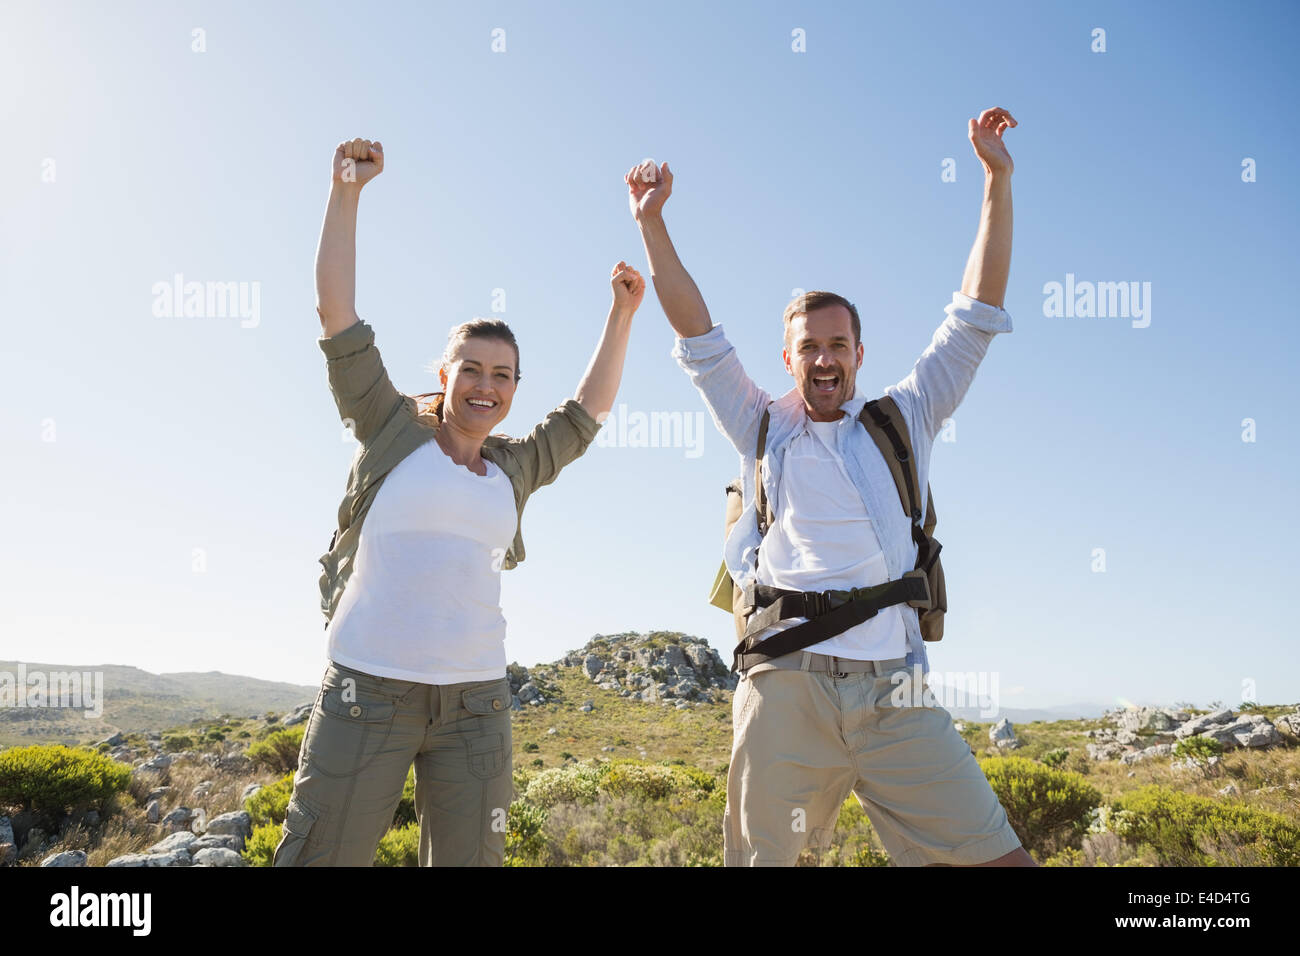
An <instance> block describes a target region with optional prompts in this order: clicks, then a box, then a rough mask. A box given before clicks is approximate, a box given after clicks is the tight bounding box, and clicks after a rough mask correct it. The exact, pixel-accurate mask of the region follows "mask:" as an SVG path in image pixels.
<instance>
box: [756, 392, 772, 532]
mask: <svg viewBox="0 0 1300 956" xmlns="http://www.w3.org/2000/svg"><path fill="white" fill-rule="evenodd" d="M771 420H772V411H771V407H770V406H769V407H768V408H765V409H763V418H762V420H761V421H760V422H759V423H758V450H757V452H756V453H755V455H754V495H755V498H756V502H757V506H758V534H759V537H764V536H765V535H766V534H767V529H768V527H769V526H770V525H771V524H772V521H773V515H772V507H771V504H770V503H769V502H768V500H767V489H765V488H764V487H763V454H764V453H765V452H766V451H767V426H768V423H769V422H770V421H771Z"/></svg>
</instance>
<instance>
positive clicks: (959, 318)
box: [886, 292, 1011, 444]
mask: <svg viewBox="0 0 1300 956" xmlns="http://www.w3.org/2000/svg"><path fill="white" fill-rule="evenodd" d="M944 312H945V313H947V317H946V318H945V319H944V320H943V323H942V324H941V325H940V326H939V328H938V329H936V330H935V333H934V336H933V338H932V339H931V340H930V344H929V346H927V347H926V349H925V351H924V352H922V353H921V357H920V358H918V359H917V360H916V364H915V365H914V366H912V371H911V372H910V373H908V375H907V377H906V378H904V379H903V380H902V381H901V382H899V383H898V384H896V385H893V386H890V387H889V388H888V389H886V393H887V394H888V395H889V396H890V397H891V398H893V399H894V401H896V402H898V403H899V405H900V406H903V407H904V408H905V409H907V410H908V411H909V412H910V413H909V415H908V419H909V421H911V422H916V423H919V425H920V427H921V431H922V432H923V434H924V436H925V440H926V442H927V444H929V443H932V442H933V441H934V439H935V436H936V435H937V434H938V433H939V429H940V428H941V427H942V425H943V421H944V419H946V418H948V417H949V416H951V415H952V413H953V412H955V411H956V410H957V406H958V405H960V404H961V401H962V399H963V398H964V397H965V396H966V392H967V390H968V389H969V388H970V385H971V382H972V381H974V379H975V372H976V370H977V369H978V368H979V365H980V362H982V361H983V360H984V356H985V354H986V353H987V352H988V347H989V343H991V342H992V341H993V337H994V336H995V335H997V334H998V333H1000V332H1010V331H1011V316H1010V314H1009V313H1008V312H1007V311H1006V310H1005V309H1000V308H998V307H997V306H994V305H989V304H988V303H987V302H980V301H979V300H978V299H973V298H971V297H970V296H969V295H966V293H964V292H954V293H953V294H952V302H951V303H950V304H949V305H947V306H946V307H945V308H944ZM913 440H915V438H914V439H913Z"/></svg>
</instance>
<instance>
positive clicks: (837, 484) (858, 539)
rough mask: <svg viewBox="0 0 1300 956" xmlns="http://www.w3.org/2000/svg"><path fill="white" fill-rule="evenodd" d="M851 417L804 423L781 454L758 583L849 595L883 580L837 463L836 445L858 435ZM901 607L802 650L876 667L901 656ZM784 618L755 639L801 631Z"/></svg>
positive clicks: (867, 527)
mask: <svg viewBox="0 0 1300 956" xmlns="http://www.w3.org/2000/svg"><path fill="white" fill-rule="evenodd" d="M861 427H862V426H861V425H859V424H858V422H857V419H855V418H854V417H853V416H852V415H841V416H840V418H839V419H838V420H836V421H833V422H815V421H813V420H812V419H810V418H806V417H805V419H804V428H803V430H802V431H800V432H797V433H796V434H795V436H794V437H793V438H792V439H791V440H790V442H789V443H788V444H787V445H786V448H785V457H784V460H783V464H782V477H781V491H780V500H779V501H778V502H776V506H775V508H774V509H773V510H774V512H775V514H776V520H775V522H773V524H772V526H771V527H770V528H768V530H767V534H766V535H764V536H763V543H762V544H761V545H760V546H759V549H758V572H757V574H758V582H759V583H760V584H767V585H771V586H773V587H778V588H786V589H788V590H791V591H829V590H841V589H842V590H848V589H849V588H855V587H859V588H860V587H871V586H872V585H876V584H884V583H885V582H887V581H888V580H889V569H888V568H887V567H886V566H885V555H884V553H883V552H882V551H881V549H880V540H879V538H878V537H877V536H876V531H875V526H874V524H873V522H872V520H871V517H870V515H868V514H867V508H866V505H864V504H863V503H862V496H861V494H859V493H858V490H857V488H855V487H854V485H853V482H852V480H851V479H850V478H849V475H848V472H847V471H846V470H845V468H844V461H843V459H842V458H841V457H840V454H839V452H838V451H837V448H838V439H839V437H841V435H842V433H843V430H844V429H846V428H861ZM902 607H903V605H898V604H891V605H890V606H889V607H885V608H881V609H880V611H879V612H878V613H877V614H876V615H875V616H874V617H872V618H870V619H868V620H866V621H863V622H862V623H861V624H858V625H855V626H854V627H851V628H849V629H848V630H847V631H842V632H840V633H839V634H836V635H835V636H834V637H831V638H828V639H827V640H824V641H822V642H820V643H818V644H813V645H811V646H810V647H806V648H804V650H808V651H813V652H815V653H818V654H830V655H833V656H835V657H843V658H846V659H848V660H861V661H877V660H887V659H889V658H894V657H904V656H906V654H907V631H906V629H905V627H904V624H903V614H902V610H901V608H902ZM805 620H807V618H802V617H799V618H790V619H788V620H785V621H781V622H779V623H777V624H774V625H772V626H771V627H769V628H767V629H766V630H764V631H763V632H762V633H761V634H760V635H759V637H760V639H765V638H767V637H768V636H769V635H772V634H776V633H778V632H779V631H783V630H786V629H787V628H791V627H794V626H795V625H796V624H802V623H803V622H804V621H805Z"/></svg>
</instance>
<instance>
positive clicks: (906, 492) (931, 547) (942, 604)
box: [709, 395, 948, 641]
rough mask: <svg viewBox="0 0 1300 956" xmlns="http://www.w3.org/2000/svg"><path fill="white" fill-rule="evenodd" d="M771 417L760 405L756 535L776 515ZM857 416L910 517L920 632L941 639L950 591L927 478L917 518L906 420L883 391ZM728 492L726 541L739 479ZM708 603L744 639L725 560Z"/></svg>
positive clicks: (737, 592)
mask: <svg viewBox="0 0 1300 956" xmlns="http://www.w3.org/2000/svg"><path fill="white" fill-rule="evenodd" d="M770 417H771V413H770V410H764V412H763V418H762V421H761V422H760V423H759V427H758V450H757V453H756V455H755V466H754V471H755V475H754V477H755V483H754V486H755V494H756V495H757V498H758V502H757V507H758V509H759V513H758V533H759V535H760V536H762V535H765V534H766V533H767V529H768V528H769V527H770V526H771V524H772V521H773V520H775V517H774V515H773V513H772V506H771V502H769V501H768V500H767V493H766V491H765V489H764V488H763V455H764V452H765V449H766V445H767V426H768V422H769V420H770ZM858 421H859V422H861V423H862V426H863V427H864V428H866V430H867V432H868V434H870V435H871V437H872V438H873V439H874V440H875V442H876V446H877V447H878V448H879V449H880V454H881V455H882V456H883V457H884V459H885V463H886V464H887V465H888V466H889V471H890V474H891V475H893V477H894V485H895V487H896V488H897V489H898V497H899V502H900V503H901V504H902V507H903V514H905V515H907V516H908V517H909V518H910V519H911V524H912V539H913V540H914V541H915V542H916V544H917V551H916V570H919V571H921V572H922V573H923V574H924V575H925V577H926V580H927V581H928V583H929V589H930V606H929V607H928V608H920V607H918V608H917V614H918V616H919V619H920V624H921V637H922V638H923V639H924V640H926V641H939V640H942V639H943V615H944V613H945V612H946V611H947V610H948V594H947V591H946V589H945V587H944V579H943V565H942V564H941V563H940V561H939V551H940V550H941V549H942V547H943V545H941V544H940V543H939V542H938V541H937V540H936V539H935V538H934V527H935V524H936V522H937V518H936V516H935V511H934V495H933V494H932V493H931V492H930V486H929V483H927V484H926V497H927V502H926V513H925V520H924V522H923V521H922V520H921V509H920V505H919V504H918V502H917V499H916V486H917V484H918V483H919V482H918V478H917V472H916V460H915V458H914V457H913V456H912V443H911V438H910V436H909V435H908V433H907V428H906V425H904V427H902V428H901V429H900V428H898V427H897V426H896V425H895V422H902V421H903V417H902V414H901V413H900V412H899V410H898V405H897V404H896V403H895V402H894V400H893V399H892V398H890V397H889V396H888V395H885V396H882V397H880V398H878V399H873V400H872V401H869V402H867V403H866V405H864V406H863V408H862V412H861V414H859V415H858ZM726 493H727V507H726V517H725V525H724V531H723V540H724V541H725V540H726V538H727V536H729V535H730V534H731V528H732V526H733V525H734V524H735V523H736V522H737V521H738V520H739V519H740V515H741V512H742V511H743V510H744V502H743V501H742V498H741V494H742V492H741V482H740V479H739V478H736V479H734V480H733V481H732V482H731V483H730V484H728V485H727V489H726ZM909 573H910V572H909ZM709 603H710V604H712V605H713V606H714V607H717V608H721V609H722V610H724V611H730V612H731V613H732V615H733V617H734V618H735V622H736V638H737V640H738V641H741V640H743V639H744V636H745V623H746V620H747V618H748V614H747V610H749V609H747V608H746V607H745V606H744V592H743V591H742V590H741V588H740V587H739V586H737V585H736V583H735V582H734V581H733V580H732V578H731V574H730V572H729V571H728V570H727V563H726V561H725V560H724V561H723V562H722V567H721V568H719V570H718V574H717V576H716V577H715V578H714V581H713V589H712V591H711V593H710V595H709Z"/></svg>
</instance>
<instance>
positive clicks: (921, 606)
mask: <svg viewBox="0 0 1300 956" xmlns="http://www.w3.org/2000/svg"><path fill="white" fill-rule="evenodd" d="M903 577H904V578H905V579H906V578H912V579H914V580H916V581H920V582H921V590H922V591H924V592H925V597H923V598H911V599H910V600H908V602H907V603H908V604H909V605H910V606H912V607H914V608H917V609H918V610H922V611H928V610H929V609H930V607H931V606H932V605H933V603H934V601H933V595H931V594H930V578H929V576H928V575H927V574H926V573H925V572H924V571H923V570H921V569H920V568H913V569H912V570H911V571H904V572H903Z"/></svg>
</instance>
